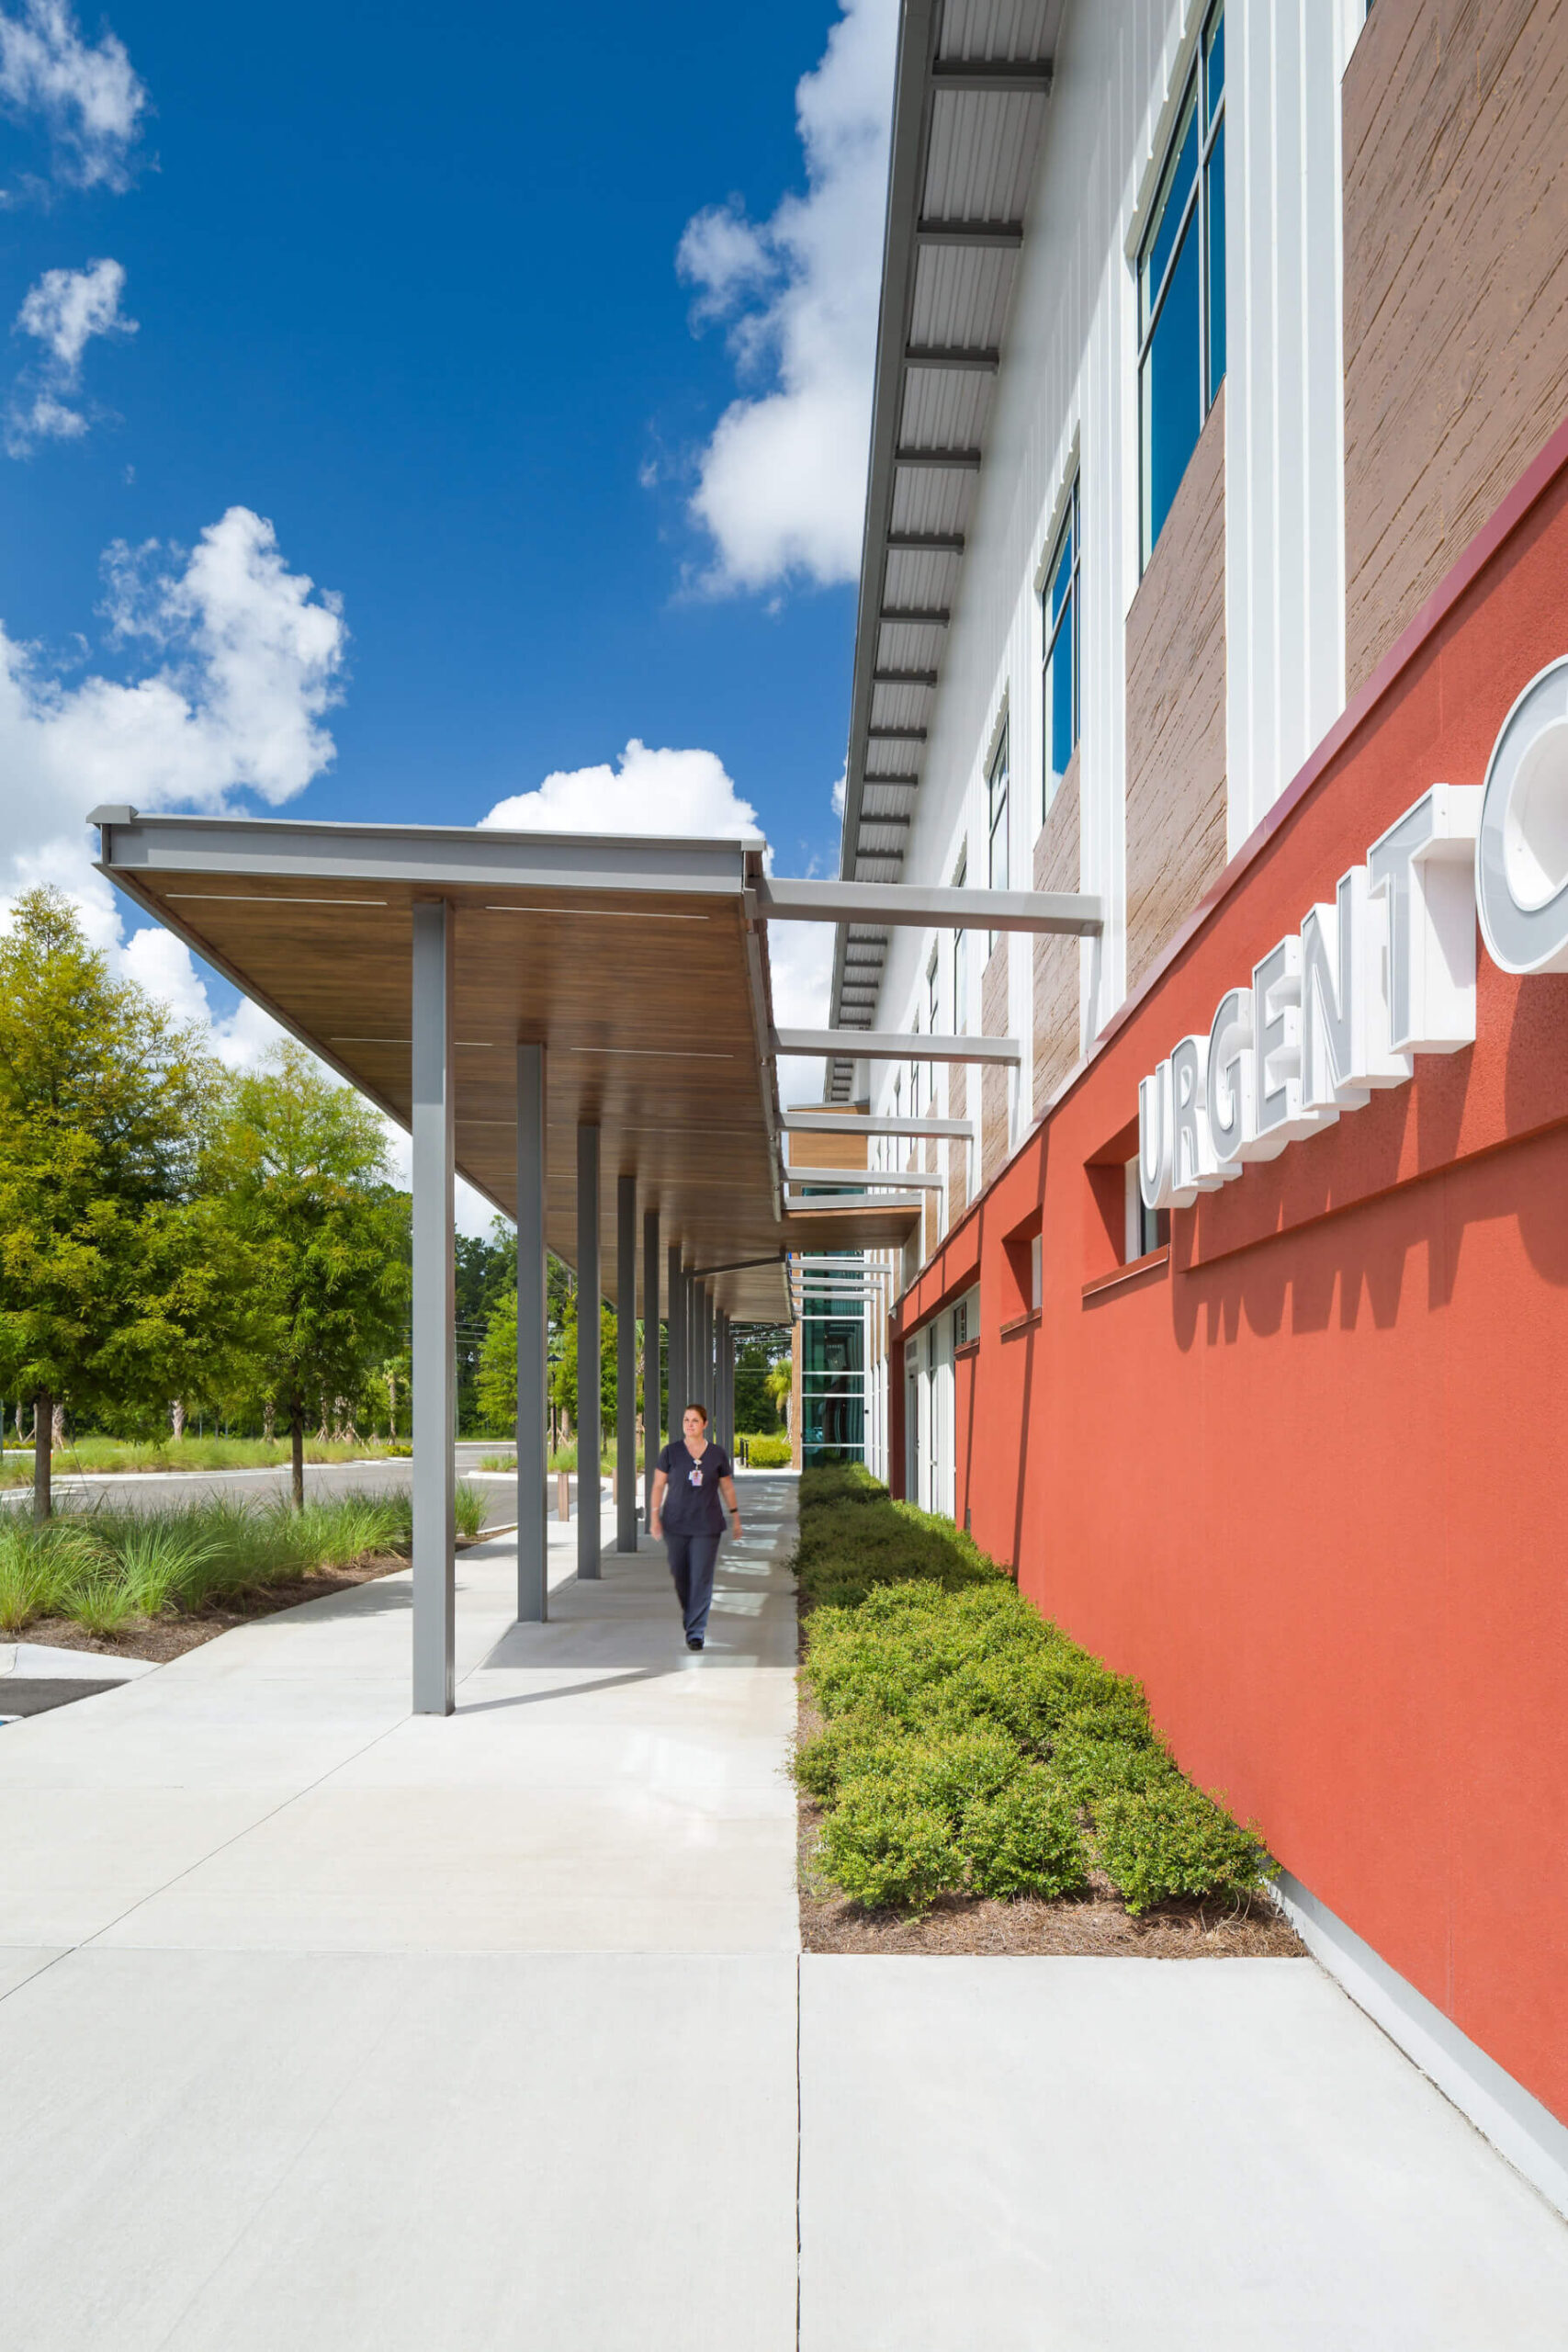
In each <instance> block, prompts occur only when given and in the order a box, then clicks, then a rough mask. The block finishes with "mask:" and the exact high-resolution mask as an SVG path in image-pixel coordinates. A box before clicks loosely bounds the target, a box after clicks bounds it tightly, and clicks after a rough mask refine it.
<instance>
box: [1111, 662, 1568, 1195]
mask: <svg viewBox="0 0 1568 2352" xmlns="http://www.w3.org/2000/svg"><path fill="white" fill-rule="evenodd" d="M1478 913H1479V916H1480V921H1481V933H1482V937H1483V939H1484V941H1485V943H1486V951H1487V954H1488V955H1489V956H1491V957H1492V959H1493V961H1494V963H1495V964H1497V965H1498V966H1499V967H1501V969H1502V970H1504V971H1505V972H1514V973H1529V972H1564V971H1568V658H1565V659H1564V660H1562V661H1560V662H1553V663H1552V664H1551V667H1550V668H1549V669H1546V670H1543V671H1542V672H1541V673H1540V676H1539V677H1537V678H1535V679H1533V680H1532V681H1531V683H1530V684H1529V685H1528V686H1527V687H1526V688H1525V691H1524V693H1523V694H1522V695H1520V696H1519V698H1518V700H1517V703H1516V704H1515V705H1514V707H1513V709H1512V710H1511V711H1510V712H1509V713H1508V716H1507V718H1506V719H1505V720H1504V722H1503V728H1502V732H1501V733H1500V734H1499V736H1498V738H1497V741H1496V743H1495V745H1494V747H1493V752H1492V757H1491V760H1490V761H1489V762H1488V763H1487V769H1486V780H1485V782H1484V784H1479V785H1451V784H1435V785H1433V786H1432V787H1431V789H1430V791H1428V792H1425V793H1423V794H1422V796H1421V797H1420V799H1419V800H1417V801H1416V805H1415V807H1414V808H1412V809H1406V810H1405V812H1404V816H1403V817H1401V818H1400V820H1399V821H1398V823H1397V824H1393V825H1391V826H1390V827H1389V829H1388V831H1387V832H1386V833H1384V834H1382V836H1381V838H1380V839H1379V840H1377V841H1375V842H1373V843H1372V845H1371V849H1370V850H1369V851H1368V852H1367V862H1366V864H1365V865H1353V866H1352V867H1351V869H1350V871H1349V873H1348V874H1345V875H1341V876H1340V878H1339V883H1338V887H1337V889H1336V890H1335V893H1334V899H1333V902H1332V904H1321V903H1320V904H1319V905H1317V906H1315V907H1313V908H1312V909H1311V910H1309V912H1308V914H1307V916H1306V919H1305V921H1304V922H1303V924H1302V927H1301V930H1300V932H1299V933H1292V935H1291V936H1290V937H1289V938H1286V939H1281V940H1280V944H1279V945H1278V946H1277V947H1273V948H1270V950H1269V954H1268V955H1267V956H1264V957H1263V959H1262V961H1261V962H1260V963H1258V965H1256V966H1255V967H1254V969H1253V973H1252V981H1251V985H1250V987H1243V988H1234V989H1229V990H1227V992H1226V994H1225V995H1224V996H1223V997H1222V998H1221V1000H1220V1002H1219V1005H1218V1007H1217V1009H1216V1011H1215V1013H1214V1018H1213V1023H1212V1024H1211V1026H1210V1029H1209V1034H1208V1035H1207V1036H1206V1037H1204V1036H1191V1037H1183V1038H1182V1039H1181V1041H1180V1043H1179V1045H1176V1046H1173V1047H1172V1048H1171V1052H1170V1056H1169V1058H1168V1060H1166V1061H1163V1062H1161V1063H1160V1065H1159V1068H1158V1069H1156V1070H1155V1071H1154V1072H1153V1073H1152V1075H1151V1076H1149V1077H1148V1078H1145V1079H1144V1080H1142V1082H1141V1083H1140V1085H1139V1088H1138V1179H1139V1186H1140V1189H1141V1191H1142V1193H1143V1197H1144V1202H1145V1206H1146V1207H1148V1208H1151V1209H1173V1208H1190V1207H1191V1205H1192V1204H1193V1202H1194V1201H1196V1200H1197V1198H1198V1196H1199V1194H1200V1193H1213V1192H1217V1191H1218V1190H1219V1188H1220V1186H1221V1185H1222V1184H1227V1183H1230V1182H1233V1181H1234V1179H1235V1178H1236V1177H1237V1176H1239V1175H1240V1174H1241V1172H1242V1170H1243V1169H1244V1168H1245V1167H1246V1165H1247V1162H1248V1160H1253V1159H1276V1158H1277V1157H1278V1155H1279V1154H1280V1152H1281V1151H1283V1150H1284V1148H1285V1147H1286V1145H1287V1144H1291V1143H1294V1142H1296V1141H1298V1140H1299V1139H1300V1138H1301V1137H1302V1136H1309V1135H1313V1134H1315V1132H1316V1131H1317V1129H1318V1128H1319V1127H1327V1126H1332V1125H1333V1124H1334V1122H1335V1120H1336V1119H1337V1118H1338V1116H1339V1114H1340V1113H1341V1111H1357V1110H1360V1109H1361V1108H1362V1107H1363V1106H1364V1105H1365V1104H1366V1103H1368V1102H1370V1101H1371V1095H1372V1091H1373V1090H1374V1089H1375V1088H1382V1087H1386V1086H1402V1085H1403V1084H1404V1081H1405V1080H1407V1079H1408V1078H1410V1077H1411V1076H1412V1074H1413V1072H1414V1069H1415V1057H1416V1055H1417V1054H1451V1053H1456V1052H1458V1050H1459V1048H1460V1047H1461V1046H1468V1045H1472V1044H1473V1043H1474V1039H1475V925H1476V917H1477V914H1478Z"/></svg>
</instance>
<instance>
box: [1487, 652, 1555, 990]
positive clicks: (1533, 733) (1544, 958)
mask: <svg viewBox="0 0 1568 2352" xmlns="http://www.w3.org/2000/svg"><path fill="white" fill-rule="evenodd" d="M1475 904H1476V910H1477V912H1478V913H1479V915H1480V917H1481V936H1482V938H1483V940H1484V941H1485V943H1486V952H1487V954H1488V955H1489V956H1491V958H1492V961H1493V962H1494V963H1495V964H1496V965H1497V966H1499V967H1500V968H1501V969H1502V970H1503V971H1505V972H1517V973H1521V974H1522V973H1527V972H1568V657H1564V658H1563V659H1562V660H1561V661H1558V662H1551V664H1550V665H1549V667H1548V668H1546V669H1544V670H1542V671H1541V672H1540V674H1539V676H1537V677H1534V678H1532V679H1531V680H1530V682H1529V685H1528V686H1527V687H1526V688H1525V690H1524V692H1523V694H1522V695H1520V696H1519V698H1518V700H1517V703H1515V705H1514V707H1513V708H1512V710H1511V711H1510V712H1509V713H1508V716H1507V718H1506V719H1505V720H1504V721H1503V727H1502V731H1501V733H1500V734H1499V735H1498V738H1497V741H1496V743H1495V745H1494V747H1493V752H1492V757H1491V760H1490V761H1489V762H1488V763H1487V769H1486V783H1485V786H1484V787H1483V797H1482V803H1481V825H1480V830H1479V831H1478V832H1477V834H1476V839H1475Z"/></svg>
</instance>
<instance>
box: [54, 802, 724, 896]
mask: <svg viewBox="0 0 1568 2352" xmlns="http://www.w3.org/2000/svg"><path fill="white" fill-rule="evenodd" d="M100 824H101V831H102V857H101V861H100V862H101V864H102V866H103V868H104V870H105V871H106V872H107V873H108V874H110V875H111V876H116V877H118V876H120V875H122V874H127V873H132V872H134V871H136V870H137V869H138V868H139V867H157V868H159V869H161V870H162V871H164V872H189V873H193V874H195V873H205V874H224V875H227V876H233V878H235V879H236V880H239V879H243V878H244V877H246V876H254V878H256V879H258V880H259V879H261V878H263V877H274V878H277V879H291V880H297V881H298V880H308V879H322V880H332V881H362V882H373V881H382V882H412V883H415V884H419V885H423V886H427V887H429V888H436V889H438V888H441V887H442V886H443V885H447V886H450V887H458V886H462V887H468V886H471V885H476V884H479V885H483V886H485V887H486V888H497V889H509V888H561V887H563V886H565V887H574V888H581V889H592V888H598V889H650V890H660V891H681V890H689V891H692V892H694V893H697V894H705V895H710V896H716V895H717V896H733V897H735V898H737V899H740V898H743V897H744V895H745V892H746V890H747V888H748V883H749V864H748V861H749V859H754V857H755V855H756V853H757V852H758V850H759V848H760V847H761V841H760V837H759V836H757V835H755V834H751V835H747V836H745V837H741V836H735V837H732V838H729V839H726V840H678V839H677V840H671V839H668V838H665V839H660V838H659V837H657V836H653V835H642V834H633V833H510V832H502V831H490V830H481V829H479V827H477V826H445V825H429V826H425V825H366V824H354V823H347V824H330V823H321V822H319V821H313V820H294V819H290V818H268V817H164V816H147V817H143V816H140V815H132V817H131V818H130V820H129V821H127V820H125V819H124V818H123V817H122V816H121V815H120V813H119V812H118V811H115V812H113V813H112V814H110V813H108V812H106V813H105V815H104V816H103V817H102V819H101V820H100Z"/></svg>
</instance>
